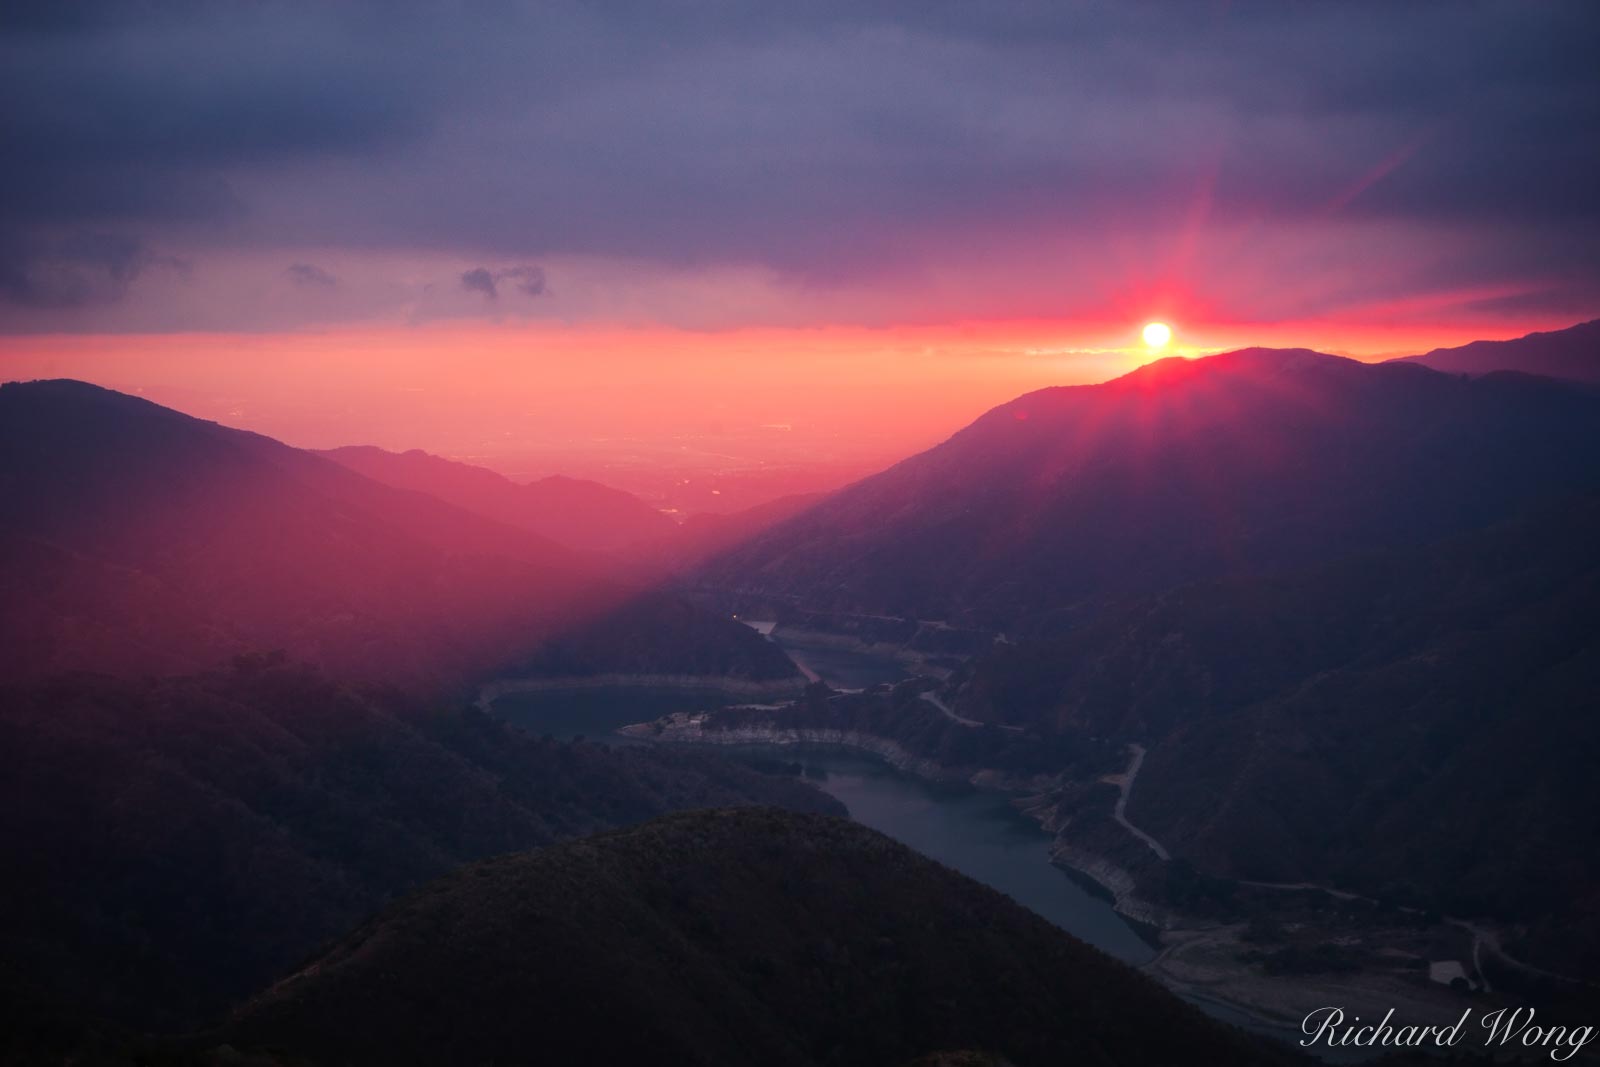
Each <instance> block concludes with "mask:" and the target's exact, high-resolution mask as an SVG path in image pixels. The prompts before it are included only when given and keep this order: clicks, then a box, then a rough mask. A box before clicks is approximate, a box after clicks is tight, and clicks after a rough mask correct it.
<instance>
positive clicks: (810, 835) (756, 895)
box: [218, 809, 1288, 1067]
mask: <svg viewBox="0 0 1600 1067" xmlns="http://www.w3.org/2000/svg"><path fill="white" fill-rule="evenodd" d="M218 1036H219V1037H223V1038H226V1040H228V1041H229V1042H230V1043H231V1044H233V1045H234V1046H235V1047H249V1046H255V1045H262V1044H265V1045H270V1046H272V1047H275V1048H279V1049H285V1050H289V1051H290V1052H292V1053H293V1054H296V1055H303V1056H305V1057H307V1058H308V1059H310V1060H311V1061H312V1062H320V1063H327V1064H333V1063H340V1064H351V1065H359V1064H438V1063H463V1064H465V1063H502V1064H515V1063H565V1062H590V1063H619V1064H620V1063H654V1064H706V1065H711V1064H730V1065H731V1064H750V1063H761V1064H773V1065H803V1064H824V1063H827V1064H839V1065H845V1064H863V1065H866V1064H873V1065H879V1064H896V1063H905V1062H907V1061H909V1060H912V1059H914V1058H916V1057H917V1056H920V1055H923V1054H926V1053H929V1052H933V1051H938V1050H954V1049H985V1050H991V1051H993V1052H996V1053H999V1054H1001V1055H1003V1056H1004V1057H1005V1058H1006V1059H1008V1060H1010V1061H1011V1062H1013V1063H1016V1064H1020V1065H1023V1067H1028V1065H1035V1064H1037V1065H1045V1064H1056V1063H1062V1062H1071V1063H1080V1064H1155V1063H1200V1062H1205V1063H1229V1064H1253V1063H1273V1062H1282V1061H1284V1060H1287V1059H1288V1056H1287V1054H1286V1053H1278V1052H1276V1051H1274V1050H1269V1049H1267V1048H1265V1047H1262V1046H1258V1045H1257V1044H1256V1043H1255V1042H1253V1041H1251V1040H1249V1039H1246V1038H1244V1037H1243V1036H1242V1035H1239V1034H1237V1033H1235V1032H1233V1031H1230V1030H1228V1029H1226V1028H1224V1027H1222V1026H1221V1025H1220V1024H1218V1023H1216V1022H1214V1021H1212V1020H1210V1019H1208V1018H1206V1017H1205V1016H1203V1015H1202V1014H1201V1013H1200V1012H1198V1011H1197V1010H1195V1009H1193V1008H1191V1007H1189V1006H1188V1005H1186V1004H1184V1003H1182V1002H1181V1001H1179V1000H1177V999H1176V998H1175V997H1173V996H1171V995H1170V994H1168V993H1166V992H1165V991H1164V990H1162V989H1160V988H1159V987H1158V986H1156V985H1155V984H1154V983H1152V982H1150V981H1149V980H1147V979H1145V978H1144V977H1143V976H1141V975H1139V974H1137V973H1136V972H1134V971H1133V970H1131V969H1129V968H1127V967H1125V966H1123V965H1122V964H1119V963H1117V962H1115V961H1113V960H1111V959H1110V958H1108V957H1106V956H1104V955H1102V954H1101V953H1099V952H1098V951H1096V950H1094V949H1091V948H1089V947H1088V946H1086V945H1084V944H1082V943H1081V942H1079V941H1077V940H1076V939H1074V938H1072V937H1070V936H1069V935H1067V934H1065V933H1063V932H1062V931H1061V930H1059V929H1058V928H1056V927H1054V926H1052V925H1051V924H1049V923H1048V922H1046V921H1045V920H1043V919H1041V918H1039V917H1038V916H1037V915H1034V914H1033V913H1032V912H1029V911H1027V910H1025V909H1023V908H1022V907H1020V906H1019V905H1017V904H1015V903H1014V902H1012V901H1011V900H1010V899H1009V898H1007V897H1005V896H1002V895H1001V894H999V893H996V892H994V891H993V890H990V889H988V888H986V887H984V886H981V885H979V884H978V883H976V882H973V881H971V880H970V879H968V878H966V877H964V876H962V875H959V874H957V873H955V872H954V871H951V870H949V869H948V868H945V867H941V866H940V865H938V864H936V863H934V862H932V861H931V860H928V859H926V858H924V857H922V856H920V855H918V854H917V853H915V852H912V851H911V850H910V849H907V848H905V847H903V846H901V845H899V844H896V843H895V842H893V841H891V840H889V839H888V838H886V837H883V836H881V835H879V834H877V833H875V832H873V831H871V830H867V829H865V828H864V827H861V826H859V825H857V824H854V823H850V822H846V821H844V820H840V819H830V818H821V817H815V816H801V815H792V814H786V813H783V812H777V811H771V810H759V809H749V810H744V811H737V812H720V813H718V812H696V813H689V814H684V815H677V816H669V817H667V818H664V819H659V820H656V821H653V822H650V823H647V824H645V825H643V826H639V827H636V828H634V829H631V830H625V831H620V832H616V833H610V834H604V835H601V836H598V837H592V838H587V839H585V840H582V841H578V842H573V843H570V844H566V845H561V846H557V847H554V848H549V849H545V850H542V851H540V852H536V853H533V854H530V855H521V856H508V857H504V858H502V859H498V860H492V861H489V862H487V863H483V864H480V865H477V866H475V867H471V868H468V869H467V870H464V871H462V872H460V873H459V874H457V875H455V876H453V877H450V878H448V879H445V880H443V881H441V882H438V883H435V884H433V885H431V886H429V887H428V888H427V889H425V890H423V891H421V892H419V893H417V894H415V895H413V896H412V897H410V898H408V899H406V900H405V901H402V902H401V903H399V904H398V905H396V906H395V907H393V908H391V909H389V910H388V911H387V912H385V913H384V914H383V915H381V916H379V917H378V918H377V919H375V920H374V921H373V922H371V923H368V924H367V925H366V926H364V927H363V928H361V929H360V930H358V931H357V932H356V933H354V934H353V935H351V936H350V937H349V938H347V939H345V941H343V942H342V943H341V944H340V945H338V946H337V947H335V948H334V949H333V950H332V951H331V952H329V953H328V954H327V955H325V956H322V957H321V958H319V959H317V960H316V961H315V962H313V963H312V964H311V965H310V966H308V967H307V968H305V969H304V970H303V971H301V972H300V973H299V974H298V975H296V976H294V977H293V978H290V979H288V980H286V981H283V982H281V983H279V984H278V985H277V986H276V987H274V988H273V989H272V990H270V991H269V992H267V993H265V994H264V995H262V996H261V997H259V998H257V999H256V1000H255V1001H254V1002H253V1003H252V1004H250V1005H249V1006H248V1007H246V1008H245V1009H244V1010H243V1012H242V1013H241V1015H240V1016H239V1018H238V1019H237V1020H236V1021H235V1022H234V1023H233V1024H231V1025H230V1026H229V1027H228V1028H227V1029H226V1031H225V1032H224V1033H222V1034H220V1035H218ZM1280 1057H1281V1058H1280Z"/></svg>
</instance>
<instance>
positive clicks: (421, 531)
mask: <svg viewBox="0 0 1600 1067" xmlns="http://www.w3.org/2000/svg"><path fill="white" fill-rule="evenodd" d="M465 469H467V470H471V468H465ZM484 473H487V472H484ZM506 484H507V485H509V484H510V483H506ZM0 541H3V543H4V545H5V551H4V553H3V554H0V591H3V593H4V597H3V599H0V604H3V606H0V638H3V640H0V669H3V670H4V672H5V676H6V677H9V678H24V677H43V676H47V675H49V674H52V673H56V672H59V671H62V670H70V669H95V670H108V671H112V672H114V673H132V674H168V673H183V672H188V671H193V670H199V669H205V668H208V667H211V666H214V665H216V664H218V663H221V662H225V661H226V659H227V658H228V657H230V656H232V655H234V654H237V653H240V652H249V651H270V650H275V649H283V650H286V651H287V652H289V653H290V654H292V655H293V656H294V657H295V658H297V659H302V660H305V661H308V662H311V663H315V664H319V665H321V666H324V667H326V668H328V669H329V670H330V671H332V672H333V673H335V674H336V675H338V676H340V677H346V678H356V679H376V678H383V679H385V680H389V681H406V682H415V683H420V684H429V685H462V684H466V683H467V682H469V681H472V680H475V679H481V678H483V677H485V676H490V675H493V674H494V673H496V672H498V671H502V670H505V669H507V668H509V667H514V666H515V665H517V664H518V663H521V662H523V661H525V660H527V659H529V658H530V657H532V656H533V655H535V654H536V653H537V651H538V649H539V648H540V646H541V644H542V643H543V642H544V641H546V640H548V639H550V638H552V637H553V636H555V635H557V634H559V633H560V632H562V631H563V630H564V629H567V628H570V627H575V626H582V625H584V624H587V623H592V622H595V621H597V620H600V619H603V618H605V617H606V616H608V615H611V614H617V615H621V616H622V617H623V618H625V620H627V622H626V625H628V626H631V629H630V630H629V634H630V640H631V641H632V642H633V646H632V647H631V648H630V649H629V655H630V660H631V661H632V662H634V663H639V662H642V661H646V660H648V659H649V658H650V649H651V647H652V645H651V642H652V640H654V635H657V634H660V635H662V636H663V637H664V638H666V639H668V640H670V634H669V633H667V628H666V627H664V626H657V625H652V623H651V619H652V618H653V616H654V614H655V613H656V612H659V611H666V612H668V613H669V614H672V613H674V612H679V611H680V610H681V606H678V607H675V606H674V604H673V603H672V598H670V597H662V596H660V595H656V594H651V595H643V590H642V589H641V588H640V587H638V586H637V585H636V584H634V583H632V582H630V581H628V580H626V579H625V578H624V577H623V576H622V575H621V574H619V573H618V571H617V569H616V567H615V566H614V565H613V564H610V563H608V562H607V561H605V560H603V559H601V558H600V557H599V556H597V555H593V554H589V553H584V552H579V551H576V550H574V549H570V548H567V547H564V546H562V545H559V544H557V543H555V542H554V541H552V540H550V539H548V538H545V537H542V536H540V535H538V534H535V533H531V532H529V531H528V530H525V529H522V528H518V527H516V526H513V525H509V524H507V523H504V522H500V521H496V520H495V519H493V518H489V517H485V516H483V515H480V514H477V513H475V512H472V511H469V510H466V509H464V508H461V507H457V506H456V505H454V504H451V503H449V502H447V501H444V500H441V499H439V498H437V497H434V496H431V495H428V494H427V493H423V492H418V491H415V490H411V489H403V488H395V487H393V486H390V485H386V484H383V483H381V482H378V481H374V480H372V479H370V478H367V477H364V476H363V475H361V474H358V473H356V472H355V471H353V470H351V469H349V468H348V467H346V466H344V465H343V464H341V463H336V462H333V461H331V460H329V459H327V458H325V457H323V456H320V455H315V454H313V453H309V452H305V451H302V450H300V449H295V448H291V447H289V446H287V445H284V444H282V443H280V442H278V441H274V440H272V439H271V438H267V437H262V436H260V435H258V434H253V433H248V432H245V431H242V430H233V429H229V428H227V427H223V426H219V425H217V424H215V423H210V422H204V421H202V420H199V419H194V418H190V417H189V416H186V415H182V414H180V413H178V412H176V411H172V410H170V409H167V408H162V407H159V406H157V405H155V404H151V403H148V402H147V401H144V400H141V399H138V398H136V397H132V396H127V395H125V394H121V393H116V392H112V391H110V390H105V389H100V388H97V387H95V386H91V385H86V384H84V383H81V382H72V381H40V382H27V383H10V384H7V385H4V386H0ZM619 625H621V624H619ZM671 656H672V652H671V650H670V649H663V650H662V651H661V655H660V656H659V657H657V659H656V662H655V664H654V666H655V670H656V671H658V672H659V673H676V672H677V670H678V668H677V665H676V664H674V663H673V662H671ZM696 658H697V659H698V660H699V661H701V662H707V661H716V662H718V663H719V664H720V665H721V666H722V667H723V668H725V672H726V673H731V674H745V675H748V676H753V677H779V678H781V677H785V676H793V675H794V668H793V666H792V665H790V664H789V663H788V662H787V660H785V659H784V658H783V657H782V655H781V654H780V653H778V652H777V651H776V650H774V649H772V648H771V647H770V646H769V645H767V644H766V643H765V642H762V641H761V640H760V639H759V638H758V637H757V636H756V635H754V634H752V633H750V632H749V631H748V630H747V629H746V628H745V627H742V626H739V625H737V624H736V623H733V622H729V621H726V620H721V619H716V618H713V617H707V618H706V619H705V620H704V621H703V625H702V626H701V630H700V633H699V647H698V648H697V650H696ZM589 666H590V669H591V670H604V669H606V665H605V664H604V663H599V664H590V665H589Z"/></svg>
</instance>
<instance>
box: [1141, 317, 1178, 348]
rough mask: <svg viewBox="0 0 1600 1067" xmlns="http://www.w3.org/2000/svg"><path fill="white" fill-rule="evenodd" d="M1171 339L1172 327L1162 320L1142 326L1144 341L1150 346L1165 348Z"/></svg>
mask: <svg viewBox="0 0 1600 1067" xmlns="http://www.w3.org/2000/svg"><path fill="white" fill-rule="evenodd" d="M1170 340H1172V327H1170V326H1168V325H1167V324H1166V323H1164V322H1152V323H1149V324H1147V325H1146V326H1145V328H1144V343H1145V344H1147V345H1149V346H1150V347H1151V348H1165V347H1167V342H1168V341H1170Z"/></svg>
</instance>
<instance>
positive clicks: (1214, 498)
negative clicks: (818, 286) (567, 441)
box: [697, 349, 1600, 634]
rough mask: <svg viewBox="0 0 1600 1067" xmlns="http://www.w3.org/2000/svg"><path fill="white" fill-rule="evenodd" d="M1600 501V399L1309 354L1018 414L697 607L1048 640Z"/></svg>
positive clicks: (737, 573)
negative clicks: (1104, 613)
mask: <svg viewBox="0 0 1600 1067" xmlns="http://www.w3.org/2000/svg"><path fill="white" fill-rule="evenodd" d="M1595 486H1600V395H1597V394H1595V393H1594V392H1592V391H1590V390H1587V389H1584V388H1582V387H1577V386H1568V385H1565V384H1561V383H1556V382H1552V381H1549V380H1545V379H1538V378H1528V377H1523V376H1518V375H1499V374H1496V375H1489V376H1486V377H1483V378H1479V379H1473V380H1463V379H1462V378H1460V377H1456V376H1451V375H1445V374H1440V373H1437V372H1434V371H1430V370H1428V369H1426V368H1424V367H1419V366H1415V365H1412V364H1405V363H1389V364H1378V365H1369V364H1363V363H1357V362H1355V361H1352V360H1347V359H1341V358H1338V357H1335V356H1327V355H1320V354H1318V353H1315V352H1309V351H1304V350H1287V351H1280V350H1265V349H1247V350H1243V351H1239V352H1231V353H1226V354H1223V355H1218V356H1212V357H1208V358H1205V359H1198V360H1192V361H1191V360H1185V359H1176V358H1175V359H1167V360H1162V361H1160V362H1157V363H1154V364H1151V365H1149V366H1146V367H1143V368H1141V369H1140V370H1137V371H1135V372H1133V373H1131V374H1128V375H1126V376H1124V377H1122V378H1118V379H1116V380H1114V381H1111V382H1106V383H1104V384H1102V385H1091V386H1073V387H1065V388H1056V389H1046V390H1042V391H1040V392H1037V393H1030V394H1028V395H1026V396H1023V397H1020V398H1018V399H1017V400H1014V401H1012V402H1010V403H1008V404H1004V405H1002V406H1000V407H998V408H995V409H994V410H993V411H990V412H989V413H988V414H986V415H984V416H983V417H982V418H980V419H978V420H977V421H976V422H974V423H973V424H972V425H970V426H968V427H967V428H966V429H964V430H962V431H961V432H959V433H957V434H956V435H955V436H953V437H952V438H950V440H948V441H946V442H945V443H943V444H941V445H939V446H938V447H936V448H933V449H930V450H929V451H927V452H924V453H922V454H920V455H917V456H914V457H912V458H910V459H908V460H905V461H904V462H902V463H900V464H898V465H896V466H895V467H892V468H890V469H889V470H887V471H885V472H883V473H881V474H878V475H875V476H874V477H871V478H868V479H865V480H864V481H861V482H858V483H856V484H855V485H853V486H851V487H849V488H847V489H845V490H842V491H840V492H839V493H836V494H834V495H833V496H831V497H829V498H828V499H826V500H824V501H822V502H821V503H819V504H818V505H816V506H815V507H812V508H810V509H809V510H807V511H806V512H804V513H803V514H801V515H799V516H797V517H796V518H793V519H791V520H789V521H788V522H785V523H781V524H779V525H778V526H775V527H773V528H772V529H770V530H768V531H766V532H765V533H762V534H760V535H758V536H756V537H755V538H753V539H752V540H750V541H749V542H747V543H746V544H744V545H741V546H739V547H736V548H734V549H731V550H730V551H728V552H726V553H724V554H723V555H721V556H719V557H718V558H716V559H714V560H712V561H710V562H709V563H707V564H706V565H705V566H704V567H703V568H702V569H701V570H700V571H699V572H698V575H697V580H698V583H699V586H700V588H701V589H702V591H703V592H706V593H707V594H709V595H713V596H716V597H720V598H721V600H722V602H723V603H725V604H726V603H728V602H730V601H731V602H733V603H735V604H737V603H740V602H742V601H747V600H750V599H761V598H767V599H771V600H779V601H783V602H788V603H793V604H798V605H799V606H801V607H805V608H809V609H814V610H821V611H839V612H855V613H861V614H890V615H902V616H908V617H917V618H932V619H947V620H950V621H952V622H957V623H961V624H965V625H975V626H981V627H991V628H1000V629H1006V630H1008V631H1011V632H1013V633H1014V634H1015V633H1026V632H1031V631H1032V632H1038V631H1042V632H1050V631H1052V630H1057V629H1059V628H1061V627H1062V626H1065V625H1068V624H1070V623H1071V622H1072V621H1073V620H1075V619H1076V618H1078V617H1079V614H1080V611H1079V609H1081V608H1083V607H1085V606H1088V605H1092V604H1095V603H1097V602H1103V601H1105V600H1107V599H1112V598H1117V597H1122V596H1127V595H1130V594H1139V593H1150V592H1155V591H1158V590H1161V589H1164V588H1167V587H1170V586H1172V585H1175V584H1178V583H1181V582H1185V581H1193V580H1196V579H1203V578H1210V577H1219V576H1223V575H1229V574H1245V573H1264V572H1270V571H1273V570H1276V569H1280V568H1283V567H1290V566H1297V565H1302V564H1306V563H1313V562H1317V561H1321V560H1326V559H1331V558H1335V557H1337V556H1339V555H1342V554H1346V553H1348V552H1351V551H1355V550H1360V549H1363V548H1378V547H1384V546H1390V545H1405V544H1416V543H1421V542H1424V541H1426V540H1428V539H1430V538H1434V537H1439V536H1443V535H1445V534H1447V533H1449V532H1451V531H1454V530H1458V529H1466V528H1471V527H1474V526H1481V525H1484V524H1487V523H1489V522H1492V521H1494V520H1496V519H1497V518H1500V517H1503V516H1505V515H1507V514H1510V513H1512V512H1513V511H1515V510H1516V509H1518V508H1519V507H1521V506H1523V505H1524V504H1527V503H1529V502H1531V501H1535V500H1538V499H1541V498H1544V497H1553V496H1557V495H1560V494H1562V493H1564V492H1568V491H1573V490H1582V489H1588V488H1593V487H1595Z"/></svg>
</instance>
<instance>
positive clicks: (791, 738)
mask: <svg viewBox="0 0 1600 1067" xmlns="http://www.w3.org/2000/svg"><path fill="white" fill-rule="evenodd" d="M725 710H738V709H725ZM752 710H753V709H752ZM618 733H621V734H625V735H627V736H629V737H640V738H645V739H647V740H651V741H662V742H670V743H679V744H697V745H829V746H833V747H838V748H848V749H852V750H854V751H857V752H865V753H868V754H870V755H873V756H877V757H878V758H879V759H882V760H883V761H884V762H885V763H888V764H889V765H890V766H891V767H894V768H896V769H897V770H902V771H905V772H906V773H907V774H914V775H916V776H917V777H919V778H925V779H927V780H929V781H935V782H948V783H957V782H961V783H965V782H970V781H971V779H972V776H973V774H974V773H975V772H972V771H970V770H963V769H961V768H956V767H946V766H944V765H942V764H940V763H938V762H937V761H935V760H931V759H928V758H926V757H923V756H918V755H916V754H915V753H912V752H908V751H907V750H906V749H904V748H903V747H901V746H900V745H899V744H898V743H896V742H894V741H891V740H890V739H889V738H887V737H879V736H877V735H876V734H870V733H866V732H864V731H861V730H849V729H841V728H838V727H780V726H774V725H773V724H771V723H770V722H762V721H751V722H749V723H747V724H740V725H734V726H709V725H708V723H707V716H706V715H705V714H703V713H686V712H679V713H677V714H674V715H669V716H667V717H665V718H663V719H657V720H656V721H655V722H646V723H636V724H634V725H632V726H624V727H623V728H622V729H621V730H619V731H618Z"/></svg>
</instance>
